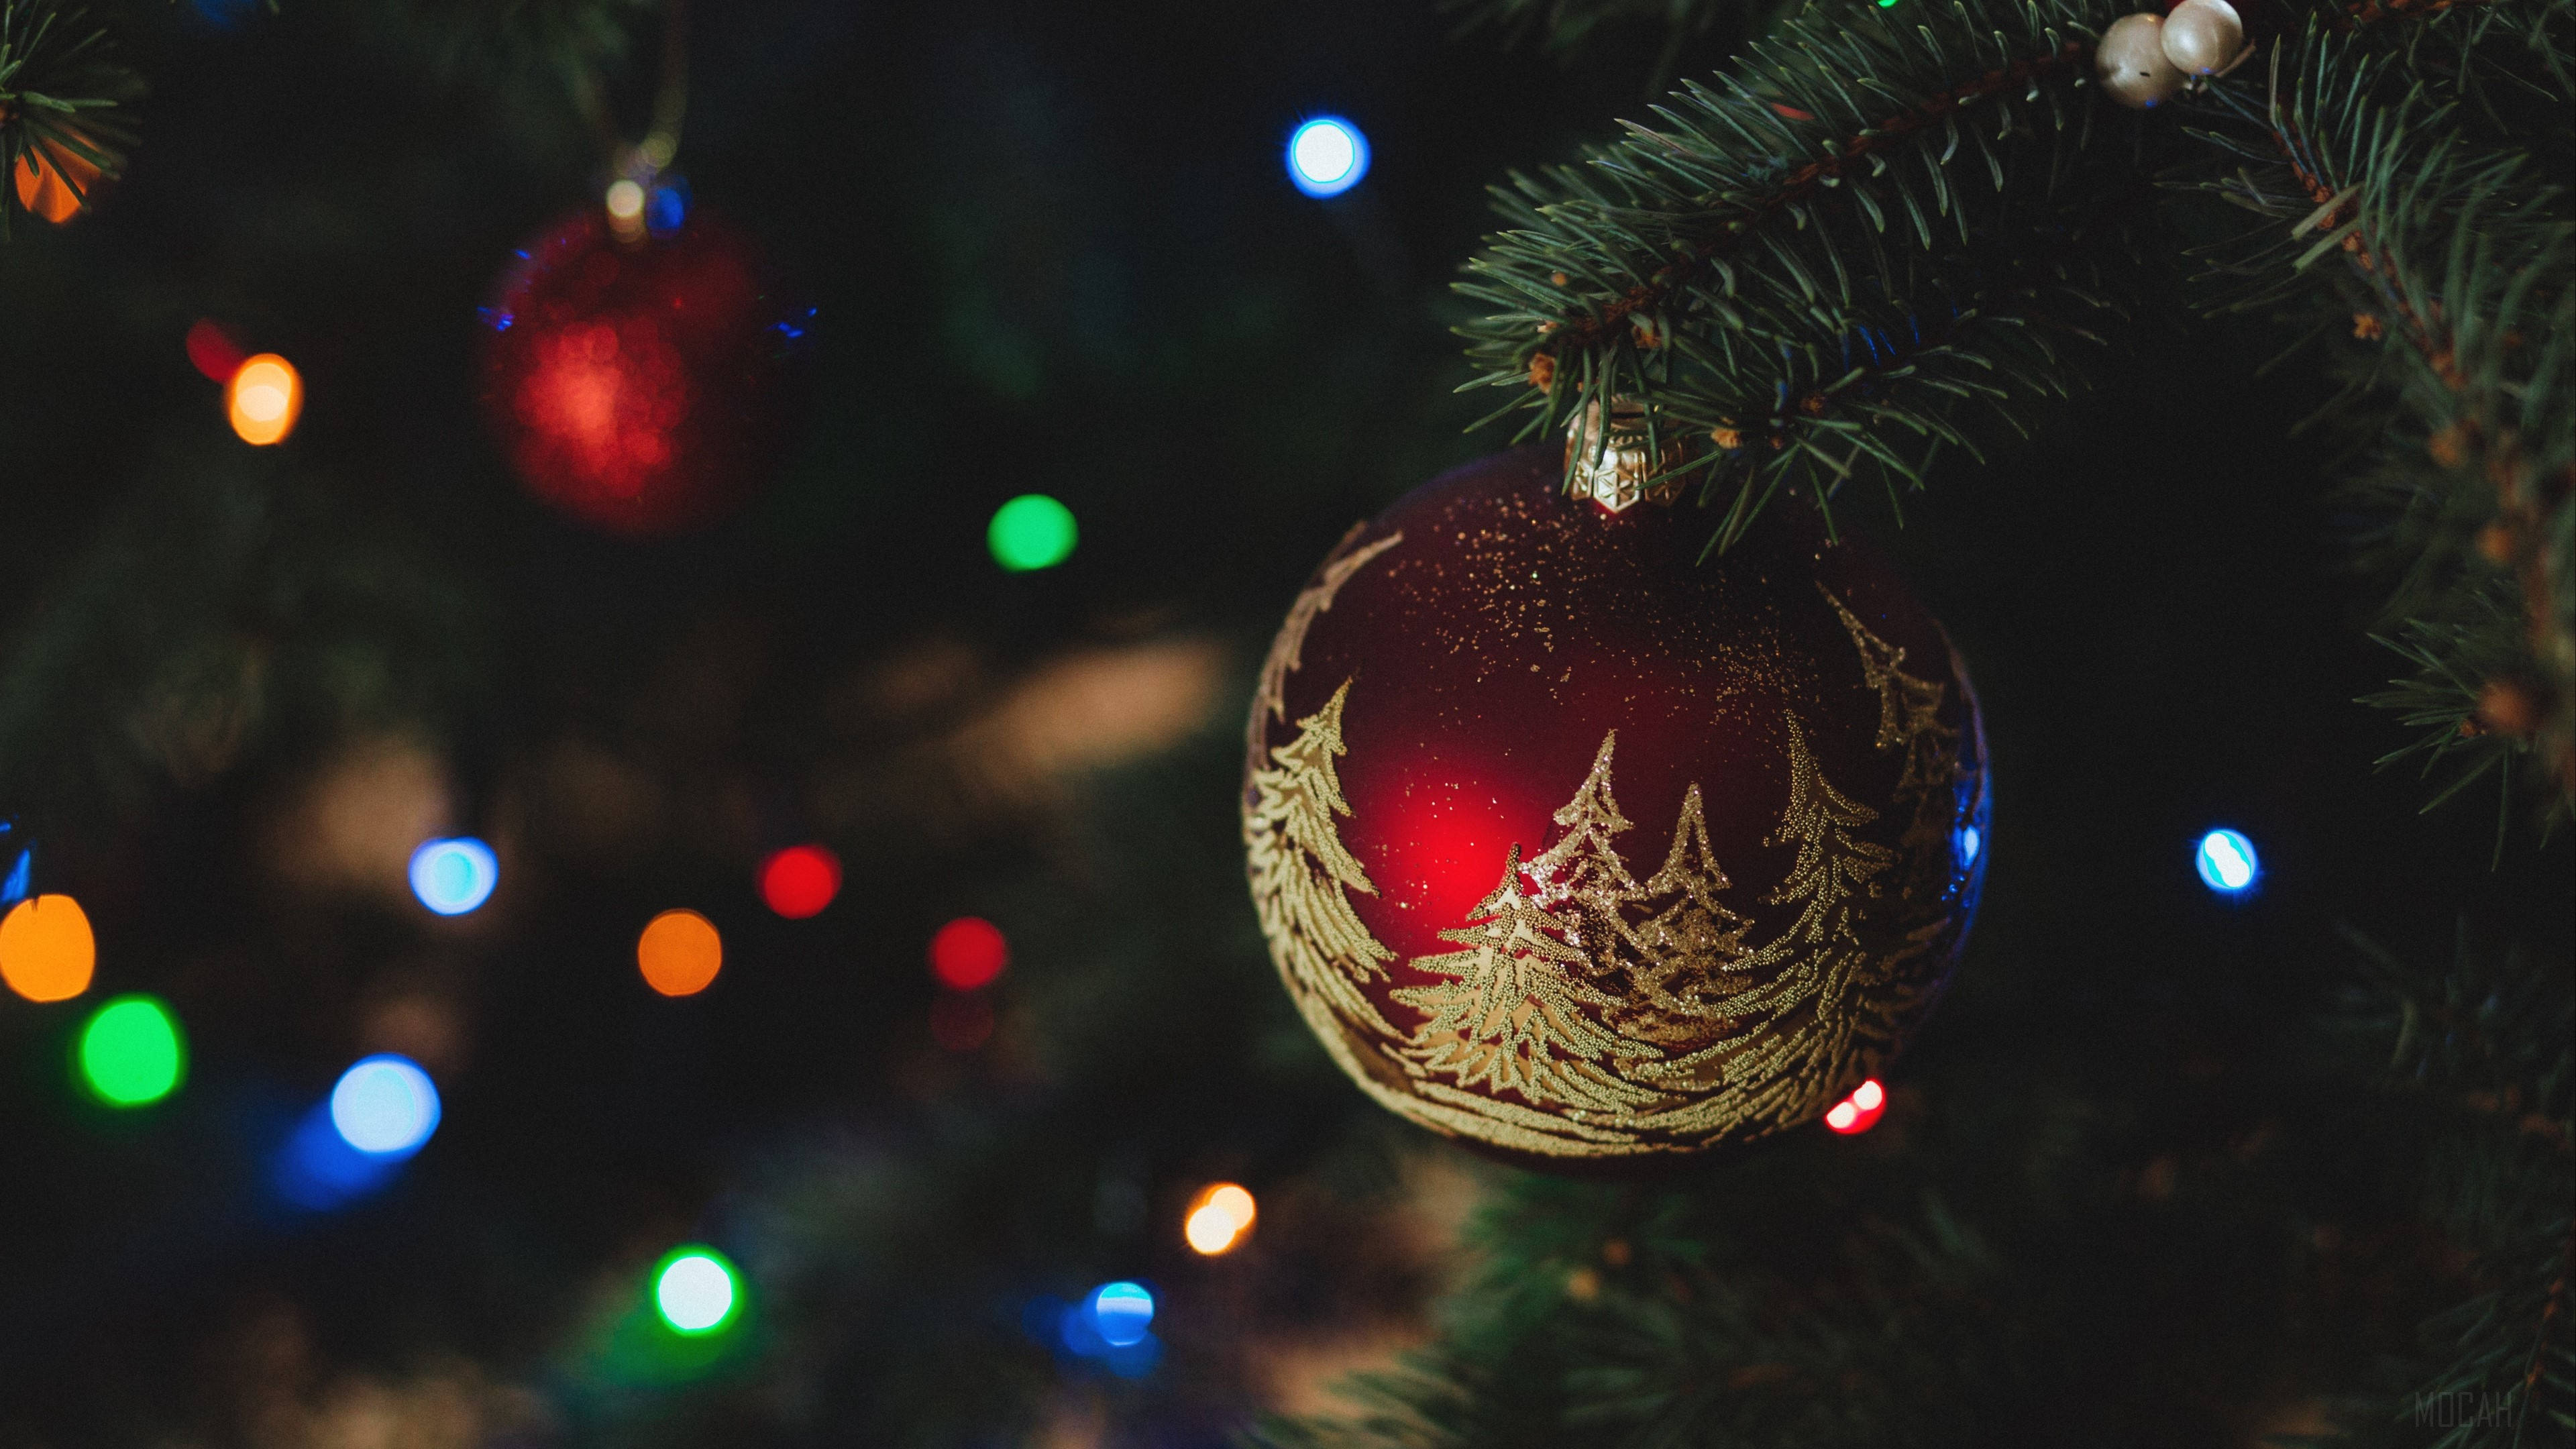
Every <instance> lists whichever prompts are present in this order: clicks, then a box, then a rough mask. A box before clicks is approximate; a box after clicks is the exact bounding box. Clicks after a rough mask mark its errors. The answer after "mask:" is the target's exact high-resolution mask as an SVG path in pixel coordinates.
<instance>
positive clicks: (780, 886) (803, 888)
mask: <svg viewBox="0 0 2576 1449" xmlns="http://www.w3.org/2000/svg"><path fill="white" fill-rule="evenodd" d="M840 893H841V860H840V857H839V856H836V855H834V854H832V852H830V851H828V850H825V849H824V848H823V847H821V846H819V845H791V846H789V847H787V848H786V849H785V850H782V851H779V852H778V853H777V854H775V855H772V856H771V857H769V859H768V860H767V861H765V862H763V863H762V865H761V867H760V898H761V899H762V900H764V901H767V902H768V903H769V908H770V909H771V910H773V911H776V912H777V913H778V914H780V915H782V916H785V917H786V918H787V919H789V920H791V921H801V920H804V919H805V918H806V917H808V916H816V915H820V914H822V912H823V908H824V907H825V906H828V905H830V904H831V903H832V898H833V897H834V896H837V895H839V894H840Z"/></svg>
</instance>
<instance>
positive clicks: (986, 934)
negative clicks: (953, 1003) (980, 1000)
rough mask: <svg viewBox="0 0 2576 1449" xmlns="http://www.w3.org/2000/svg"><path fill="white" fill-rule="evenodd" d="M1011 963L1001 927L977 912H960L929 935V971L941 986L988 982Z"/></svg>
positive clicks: (968, 988)
mask: <svg viewBox="0 0 2576 1449" xmlns="http://www.w3.org/2000/svg"><path fill="white" fill-rule="evenodd" d="M1010 964H1011V945H1010V943H1009V942H1008V941H1005V940H1003V939H1002V928H1001V927H999V926H996V925H994V924H993V923H992V922H990V921H987V920H985V919H983V918H982V917H980V916H960V917H958V918H957V919H956V920H953V921H950V922H949V923H948V924H947V925H944V926H942V927H940V928H939V932H938V934H936V935H934V936H932V937H931V938H930V971H931V974H932V975H934V976H937V977H938V978H939V981H940V984H941V985H943V986H950V987H954V988H956V989H957V990H959V991H972V990H974V989H975V988H976V987H979V986H989V985H991V984H992V983H993V982H994V981H995V980H996V979H997V978H999V977H1000V976H1001V974H1002V968H1003V967H1005V966H1008V965H1010Z"/></svg>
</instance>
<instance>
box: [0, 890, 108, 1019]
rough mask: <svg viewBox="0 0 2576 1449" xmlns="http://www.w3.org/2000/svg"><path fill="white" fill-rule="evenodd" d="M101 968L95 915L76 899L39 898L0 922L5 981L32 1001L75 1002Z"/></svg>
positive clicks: (1, 975)
mask: <svg viewBox="0 0 2576 1449" xmlns="http://www.w3.org/2000/svg"><path fill="white" fill-rule="evenodd" d="M97 967H98V941H97V938H96V937H94V936H92V935H91V934H90V928H89V915H88V913H86V912H84V911H83V910H82V909H81V907H80V902H78V901H76V900H73V899H72V898H71V897H70V896H62V895H45V896H34V897H31V898H29V899H27V900H23V901H20V902H18V904H16V905H14V906H11V907H10V908H9V914H8V915H6V916H0V980H6V981H7V982H8V983H9V989H10V990H12V991H14V992H17V993H18V994H19V995H20V996H23V997H25V998H27V999H28V1000H29V1001H69V1000H71V999H72V998H73V997H75V996H78V995H80V994H81V993H82V992H84V991H87V990H88V989H89V983H90V977H91V976H92V975H93V974H95V972H96V970H97Z"/></svg>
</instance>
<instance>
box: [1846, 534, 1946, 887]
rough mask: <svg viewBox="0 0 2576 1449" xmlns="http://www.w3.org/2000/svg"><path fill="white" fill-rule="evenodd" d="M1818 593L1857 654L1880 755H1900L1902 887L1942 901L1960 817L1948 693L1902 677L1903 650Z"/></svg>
mask: <svg viewBox="0 0 2576 1449" xmlns="http://www.w3.org/2000/svg"><path fill="white" fill-rule="evenodd" d="M1816 591H1817V592H1818V593H1821V594H1823V595H1824V596H1825V602H1826V603H1828V604H1831V605H1833V606H1834V612H1835V613H1836V614H1838V615H1840V616H1841V618H1842V621H1843V628H1844V630H1845V631H1846V632H1848V633H1849V634H1850V635H1851V640H1852V647H1853V648H1855V649H1857V650H1859V651H1860V674H1861V687H1862V688H1864V689H1874V690H1877V691H1878V741H1877V746H1878V748H1879V749H1881V750H1903V751H1904V752H1905V768H1904V769H1903V771H1901V772H1900V773H1899V774H1898V776H1897V779H1896V792H1895V796H1896V803H1897V804H1899V805H1907V804H1910V805H1912V806H1913V807H1914V815H1913V818H1912V819H1911V820H1910V821H1909V822H1908V823H1907V825H1906V827H1905V834H1904V836H1903V837H1902V838H1901V839H1900V840H1899V841H1898V842H1897V843H1898V845H1899V846H1900V847H1901V848H1902V849H1903V850H1904V853H1905V856H1906V861H1907V879H1906V887H1907V889H1908V891H1909V892H1910V893H1912V894H1914V895H1916V896H1917V897H1919V898H1921V899H1926V900H1943V901H1946V899H1947V891H1946V889H1945V887H1946V886H1947V885H1948V884H1949V882H1948V881H1947V880H1946V879H1943V877H1944V876H1946V875H1947V874H1948V871H1949V865H1950V834H1951V832H1952V831H1953V830H1955V829H1957V828H1958V824H1959V818H1958V817H1959V815H1960V814H1961V812H1962V806H1961V805H1960V802H1959V800H1958V795H1957V791H1956V790H1955V789H1954V788H1953V787H1954V786H1956V785H1957V784H1958V781H1959V748H1958V746H1959V732H1958V731H1957V730H1955V729H1952V728H1951V727H1950V726H1948V725H1945V724H1943V723H1941V706H1942V704H1943V702H1944V701H1946V700H1947V699H1948V698H1949V686H1948V685H1947V684H1944V683H1942V682H1940V681H1938V680H1930V679H1918V678H1916V677H1915V676H1913V675H1911V674H1908V673H1906V672H1905V669H1904V664H1905V650H1904V649H1902V648H1900V647H1898V646H1896V645H1892V644H1890V643H1888V642H1887V641H1886V640H1884V639H1881V638H1879V637H1878V636H1877V635H1876V634H1874V633H1872V632H1870V629H1869V626H1868V625H1866V624H1863V623H1862V622H1861V621H1860V616H1859V615H1858V614H1855V613H1853V612H1852V611H1851V607H1850V606H1849V605H1847V604H1845V603H1844V602H1843V601H1842V600H1841V599H1838V598H1836V597H1834V592H1833V590H1831V589H1828V588H1826V587H1825V586H1824V585H1823V584H1821V583H1820V584H1818V585H1816Z"/></svg>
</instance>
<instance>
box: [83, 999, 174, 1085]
mask: <svg viewBox="0 0 2576 1449" xmlns="http://www.w3.org/2000/svg"><path fill="white" fill-rule="evenodd" d="M79 1060H80V1070H81V1077H82V1079H83V1080H85V1081H87V1082H88V1083H89V1089H90V1090H91V1091H92V1092H95V1093H97V1094H98V1098H99V1100H100V1101H102V1102H105V1103H107V1104H108V1105H109V1106H111V1107H143V1106H149V1105H150V1104H152V1103H154V1102H158V1101H160V1100H161V1099H162V1098H164V1097H166V1096H169V1095H170V1094H171V1093H172V1092H175V1091H177V1090H178V1089H179V1082H180V1079H181V1078H183V1077H185V1076H186V1075H187V1072H188V1048H187V1043H186V1041H185V1039H183V1038H182V1037H181V1036H180V1035H179V1023H178V1021H177V1020H176V1019H174V1018H173V1017H172V1016H171V1015H170V1008H169V1007H167V1006H164V1005H162V1004H161V1003H160V1002H159V1001H158V1000H156V999H154V998H152V997H149V996H120V997H117V998H115V999H114V1000H112V1001H110V1002H108V1003H107V1004H106V1005H104V1006H101V1007H100V1008H99V1009H98V1011H97V1013H96V1014H95V1015H93V1016H91V1017H90V1019H89V1025H88V1026H86V1027H83V1028H82V1029H81V1035H80V1053H79Z"/></svg>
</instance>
